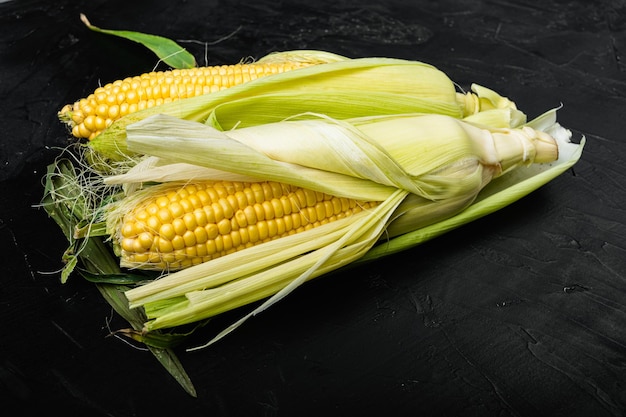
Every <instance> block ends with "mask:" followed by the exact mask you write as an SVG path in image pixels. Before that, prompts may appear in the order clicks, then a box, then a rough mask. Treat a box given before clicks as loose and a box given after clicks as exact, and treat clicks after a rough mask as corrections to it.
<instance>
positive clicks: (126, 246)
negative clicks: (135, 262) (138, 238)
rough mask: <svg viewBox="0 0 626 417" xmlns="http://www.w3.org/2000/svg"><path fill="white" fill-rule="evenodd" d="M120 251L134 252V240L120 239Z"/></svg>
mask: <svg viewBox="0 0 626 417" xmlns="http://www.w3.org/2000/svg"><path fill="white" fill-rule="evenodd" d="M122 250H125V251H126V252H133V251H134V250H135V239H132V238H124V239H122Z"/></svg>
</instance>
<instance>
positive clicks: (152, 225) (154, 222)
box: [146, 215, 161, 233]
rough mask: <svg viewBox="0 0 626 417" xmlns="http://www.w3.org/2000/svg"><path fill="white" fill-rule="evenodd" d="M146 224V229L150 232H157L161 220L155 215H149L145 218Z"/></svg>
mask: <svg viewBox="0 0 626 417" xmlns="http://www.w3.org/2000/svg"><path fill="white" fill-rule="evenodd" d="M146 225H147V226H148V230H149V231H151V232H154V233H156V232H158V231H159V229H160V228H161V221H160V220H159V218H158V217H157V216H154V215H153V216H150V217H148V220H146Z"/></svg>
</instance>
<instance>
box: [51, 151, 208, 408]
mask: <svg viewBox="0 0 626 417" xmlns="http://www.w3.org/2000/svg"><path fill="white" fill-rule="evenodd" d="M45 180H46V182H45V189H44V196H43V199H42V207H43V208H44V210H45V211H46V213H48V215H49V216H50V217H51V218H52V219H53V220H54V221H55V222H56V223H57V225H58V226H59V227H60V228H61V230H62V231H63V233H64V234H65V236H66V238H67V239H68V240H69V241H70V244H71V245H70V249H69V250H68V251H67V252H68V253H70V254H71V255H70V256H69V258H68V261H69V262H70V264H69V267H66V268H64V270H63V273H62V282H65V280H66V279H67V277H68V275H69V274H70V273H71V272H72V269H73V268H74V266H75V265H77V263H78V260H80V261H81V262H82V264H83V266H84V268H85V269H86V270H87V271H88V273H90V274H92V275H94V274H105V275H117V274H120V268H119V266H118V263H117V260H115V259H114V258H113V256H112V255H111V253H110V251H109V249H108V247H107V246H106V245H105V244H104V242H103V241H102V239H101V238H99V237H94V238H87V239H81V242H80V244H79V243H78V242H77V241H76V240H74V238H73V230H74V228H75V227H76V225H77V224H79V223H81V221H83V220H84V219H83V215H84V213H85V210H86V208H85V207H84V205H83V204H84V201H83V200H82V199H81V198H77V196H80V189H79V188H77V187H78V185H77V183H76V182H75V180H76V177H75V171H74V167H73V166H72V163H71V162H70V161H69V160H64V159H62V160H59V161H57V162H56V163H54V164H51V165H50V166H49V167H48V171H47V175H46V178H45ZM96 287H97V288H98V290H99V291H100V293H101V294H102V296H103V297H104V298H105V299H106V300H107V302H108V303H109V304H110V305H111V307H112V308H113V309H114V310H115V311H116V312H117V313H118V314H119V315H120V316H121V317H123V318H124V319H125V320H126V321H128V323H129V324H130V325H131V326H132V327H133V328H134V329H136V330H140V329H141V328H142V327H143V323H144V321H145V320H146V317H145V314H144V313H143V312H142V311H141V310H139V309H130V308H129V307H128V302H127V300H126V297H125V296H124V291H126V290H128V289H129V288H130V287H127V286H123V285H113V284H104V283H102V284H97V285H96ZM147 346H148V349H149V350H150V351H151V352H152V354H153V355H154V356H155V358H156V359H157V360H158V361H159V362H161V364H162V365H163V367H164V368H165V369H166V370H167V371H168V372H169V373H170V375H172V377H173V378H174V379H175V380H176V381H178V383H179V384H180V385H181V386H182V388H183V389H184V390H185V391H186V392H187V393H188V394H189V395H191V396H194V397H195V396H196V390H195V388H194V386H193V383H192V382H191V380H190V379H189V376H188V375H187V373H186V372H185V369H184V368H183V366H182V364H181V363H180V361H179V359H178V357H177V356H176V354H175V353H174V352H173V351H172V350H171V349H169V348H161V347H155V346H150V345H147Z"/></svg>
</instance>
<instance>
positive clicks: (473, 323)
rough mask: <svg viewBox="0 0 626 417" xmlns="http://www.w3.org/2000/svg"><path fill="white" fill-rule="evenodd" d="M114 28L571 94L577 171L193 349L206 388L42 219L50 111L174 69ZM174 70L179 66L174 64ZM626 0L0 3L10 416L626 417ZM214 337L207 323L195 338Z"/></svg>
mask: <svg viewBox="0 0 626 417" xmlns="http://www.w3.org/2000/svg"><path fill="white" fill-rule="evenodd" d="M81 12H83V13H85V14H86V15H87V16H88V17H89V19H90V20H91V22H92V23H93V24H95V25H97V26H100V27H104V28H110V29H127V30H136V31H142V32H147V33H154V34H159V35H163V36H166V37H169V38H172V39H175V40H178V41H180V42H181V44H183V45H184V46H186V47H187V48H188V49H189V50H190V51H191V52H192V53H193V54H194V55H195V56H196V58H197V59H198V61H199V63H200V64H206V63H208V64H210V65H215V64H223V63H234V62H237V61H239V60H240V59H241V58H244V57H247V56H251V57H260V56H263V55H265V54H267V53H269V52H272V51H279V50H288V49H305V48H306V49H325V50H329V51H332V52H335V53H339V54H343V55H347V56H350V57H360V56H389V57H397V58H408V59H415V60H422V61H426V62H429V63H431V64H434V65H436V66H437V67H439V68H440V69H442V70H444V71H445V72H446V73H448V75H449V76H450V77H451V78H452V79H453V80H454V81H456V82H457V83H458V84H459V85H460V86H461V87H462V88H465V89H467V88H468V87H469V85H470V83H472V82H476V83H479V84H482V85H485V86H488V87H490V88H493V89H495V90H497V91H499V92H500V93H502V94H503V95H506V96H509V97H511V98H512V99H513V100H515V101H516V102H517V104H518V106H519V107H520V108H522V109H523V110H524V111H526V112H527V113H528V114H529V116H531V117H532V116H536V115H538V114H540V113H542V112H543V111H544V110H547V109H549V108H552V107H556V106H559V105H560V104H561V103H562V104H563V108H562V110H560V112H559V120H560V122H561V123H562V124H563V125H565V126H567V127H568V128H570V129H572V131H573V132H574V136H575V137H580V135H585V136H586V137H587V146H586V148H585V151H584V153H583V156H582V159H581V160H580V162H579V163H578V164H577V165H575V167H574V168H573V169H572V170H569V171H568V172H566V173H565V174H563V175H562V176H560V177H559V178H557V179H556V180H554V181H553V182H551V183H550V184H548V185H546V186H545V187H543V188H542V189H540V190H538V191H536V192H534V193H533V194H531V195H529V196H527V197H525V198H524V199H522V200H521V201H519V202H517V203H515V204H513V205H512V206H510V207H508V208H506V209H503V210H501V211H499V212H497V213H495V214H493V215H490V216H489V217H487V218H484V219H482V220H480V221H477V222H475V223H473V224H470V225H467V226H465V227H463V228H461V229H459V230H457V231H454V232H452V233H449V234H447V235H445V236H443V237H440V238H437V239H436V240H433V241H431V242H428V243H426V244H424V245H422V246H420V247H418V248H415V249H413V250H410V251H407V252H404V253H402V254H399V255H396V256H391V257H389V258H386V259H383V260H380V261H378V262H376V263H373V264H370V265H367V266H363V267H359V268H356V269H353V270H350V271H344V272H342V273H339V274H335V275H332V276H328V277H325V278H322V279H319V280H317V281H315V282H311V283H309V284H307V285H306V286H305V287H302V288H300V289H299V290H298V291H296V292H295V293H294V294H292V295H291V296H290V297H288V298H287V299H286V300H284V301H282V302H281V303H279V304H278V305H276V306H274V307H272V309H270V310H269V311H267V312H265V313H263V314H262V315H260V316H258V317H256V318H254V319H253V320H251V321H249V322H248V323H246V324H245V325H244V326H243V327H242V328H240V329H238V331H236V332H235V333H234V334H232V335H230V336H229V337H227V338H226V339H224V340H222V341H221V342H219V343H218V344H216V345H214V346H212V347H211V348H209V349H206V350H202V351H199V352H193V353H187V352H185V351H183V350H181V351H179V352H178V353H179V357H180V359H181V361H182V362H183V364H184V365H185V368H186V370H187V372H188V373H189V375H190V376H191V378H192V380H193V382H194V384H195V387H196V389H197V392H198V398H192V397H190V396H188V395H187V394H186V393H185V392H184V391H183V390H182V389H181V388H180V387H179V386H178V384H177V383H176V382H175V381H174V380H173V379H172V378H171V377H170V376H169V375H168V374H167V373H166V372H165V371H164V370H163V368H162V367H161V366H160V364H159V363H158V362H157V361H156V360H155V359H154V358H153V357H152V355H151V354H150V353H149V352H146V351H144V350H140V349H137V348H135V347H131V346H129V345H128V344H126V343H124V342H123V341H121V340H119V339H117V338H114V337H107V335H108V333H109V330H108V328H109V327H110V328H112V329H115V328H119V327H123V326H124V325H125V324H124V322H123V321H122V320H121V319H120V318H119V317H117V316H116V315H115V314H113V313H112V312H111V309H110V307H109V306H108V304H107V303H106V302H105V301H104V300H103V299H102V298H101V296H100V294H99V293H98V291H97V290H96V289H95V288H94V287H93V286H92V285H91V284H88V283H86V282H84V281H83V280H82V279H81V278H79V277H72V278H71V279H70V281H69V282H68V283H67V284H65V285H62V284H60V282H59V275H58V273H57V272H56V271H58V270H59V269H60V267H61V262H60V256H61V254H62V252H63V250H64V249H65V245H66V242H65V239H64V237H63V235H62V234H61V232H60V230H58V229H57V227H56V225H55V224H54V223H53V222H52V221H51V220H50V219H48V218H47V216H46V214H45V213H44V212H43V210H41V209H39V208H37V207H36V206H37V204H38V202H39V200H40V198H41V194H42V186H41V178H42V176H43V175H44V173H45V166H46V165H47V164H48V163H50V162H51V161H52V160H53V159H54V157H55V156H56V155H58V154H59V148H60V147H64V146H66V145H67V143H68V139H69V136H68V132H67V131H66V130H65V127H64V126H62V125H61V124H60V123H59V122H58V120H57V119H56V112H57V111H58V110H59V109H60V108H61V107H62V106H63V105H64V104H66V103H71V102H74V100H76V99H78V98H80V97H83V96H86V95H87V94H89V93H90V92H91V91H92V90H93V89H94V88H95V87H97V86H98V84H105V83H106V82H110V81H113V80H115V79H118V78H124V77H126V76H128V75H135V74H139V73H142V72H146V71H149V70H151V69H153V68H155V66H157V62H156V59H155V58H154V56H153V55H152V54H151V53H149V52H147V51H145V50H144V49H142V47H140V46H138V45H136V44H133V43H132V42H129V41H125V40H122V39H118V38H113V37H107V36H105V35H99V34H96V33H93V32H90V31H88V30H87V29H86V28H85V27H84V26H83V24H82V23H81V22H80V20H79V17H78V16H79V13H81ZM157 68H159V69H163V67H162V66H157ZM625 70H626V2H625V1H623V0H615V1H595V2H590V1H584V0H578V1H557V0H544V1H529V0H523V1H511V2H508V1H500V0H494V1H475V0H474V1H470V0H461V1H457V0H454V1H453V0H443V1H437V2H435V1H411V2H408V1H406V2H405V1H402V2H401V1H397V0H396V1H385V2H382V1H379V2H375V1H364V2H354V3H351V2H347V1H341V0H337V1H316V2H310V1H276V0H274V1H269V0H257V1H254V2H247V1H230V2H228V1H219V0H216V1H192V0H189V1H172V0H168V1H164V0H156V1H136V2H133V1H120V0H107V1H102V0H91V1H74V2H72V1H67V0H65V1H63V0H58V1H55V2H49V1H47V0H46V1H44V0H38V1H36V0H31V1H28V0H24V1H18V0H14V1H9V2H5V3H0V94H1V95H0V97H1V101H0V126H1V128H0V176H1V177H0V180H1V181H2V182H0V187H1V191H2V193H0V245H1V246H0V249H1V250H0V256H1V258H0V260H1V265H2V267H1V269H0V271H1V276H0V279H1V281H0V326H1V327H0V329H1V332H2V335H1V336H0V404H1V406H2V408H5V409H6V410H10V409H14V410H17V412H11V415H30V414H31V413H34V412H35V411H36V410H39V409H42V410H44V411H47V412H56V413H64V414H66V415H83V416H148V415H150V416H153V415H167V414H169V415H171V413H174V412H175V413H177V414H176V415H181V416H182V415H184V416H200V415H202V416H208V415H223V416H239V415H247V416H253V415H254V416H256V415H259V416H271V415H283V416H293V415H296V416H308V415H315V416H320V415H347V414H350V415H355V416H356V415H383V414H384V415H390V416H393V415H415V416H418V415H419V416H457V415H463V416H598V417H601V416H622V415H625V409H626V383H625V382H626V376H625V375H626V239H625V236H626V225H625V223H624V221H625V219H626V212H625V207H626V182H625V180H626V175H625V162H626V161H625V158H626V138H625V136H624V135H625V132H624V130H625V129H626V122H625V120H624V119H625V118H626V71H625ZM197 337H198V340H197V341H198V342H203V341H206V340H207V339H208V338H209V334H208V333H206V334H202V332H201V333H200V334H199V335H198V336H197Z"/></svg>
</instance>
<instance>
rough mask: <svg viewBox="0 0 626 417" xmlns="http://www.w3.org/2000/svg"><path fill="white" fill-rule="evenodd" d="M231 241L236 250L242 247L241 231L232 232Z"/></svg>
mask: <svg viewBox="0 0 626 417" xmlns="http://www.w3.org/2000/svg"><path fill="white" fill-rule="evenodd" d="M230 240H231V242H232V245H233V247H234V248H237V247H239V246H240V245H241V233H239V231H233V232H230Z"/></svg>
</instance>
